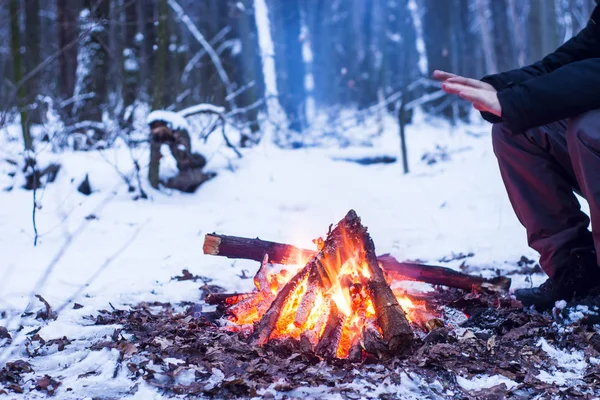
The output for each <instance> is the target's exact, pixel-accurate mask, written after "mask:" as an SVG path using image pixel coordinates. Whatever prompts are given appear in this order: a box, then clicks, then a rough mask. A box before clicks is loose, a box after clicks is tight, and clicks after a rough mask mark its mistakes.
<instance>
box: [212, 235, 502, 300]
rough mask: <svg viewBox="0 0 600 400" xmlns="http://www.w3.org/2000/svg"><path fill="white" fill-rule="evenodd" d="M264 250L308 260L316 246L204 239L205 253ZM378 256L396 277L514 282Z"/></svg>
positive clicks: (278, 259)
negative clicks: (308, 247) (303, 246)
mask: <svg viewBox="0 0 600 400" xmlns="http://www.w3.org/2000/svg"><path fill="white" fill-rule="evenodd" d="M265 253H267V254H268V255H269V261H270V262H271V263H274V264H284V265H285V264H294V263H299V262H301V261H303V260H304V261H305V260H307V259H310V258H311V257H312V256H314V255H315V254H316V252H315V251H313V250H307V249H301V248H298V247H294V246H292V245H288V244H282V243H275V242H268V241H264V240H261V239H258V238H256V239H249V238H242V237H236V236H227V235H218V234H215V233H213V234H207V235H206V237H205V239H204V254H210V255H215V256H223V257H227V258H239V259H247V260H255V261H259V262H260V261H262V260H263V256H264V255H265ZM377 260H378V262H379V263H380V264H381V267H382V268H383V270H384V271H385V273H386V275H388V276H389V277H390V278H392V279H395V280H414V281H420V282H424V283H429V284H432V285H442V286H448V287H453V288H458V289H463V290H472V289H476V290H486V291H493V292H506V291H508V289H509V288H510V283H511V280H510V278H507V277H504V276H499V277H496V278H493V279H485V278H481V277H479V276H473V275H467V274H464V273H461V272H458V271H454V270H452V269H450V268H445V267H441V266H434V265H423V264H417V263H408V262H399V261H398V260H396V259H395V258H394V257H393V256H391V255H389V254H384V255H382V256H379V257H377Z"/></svg>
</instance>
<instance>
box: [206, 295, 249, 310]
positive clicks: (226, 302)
mask: <svg viewBox="0 0 600 400" xmlns="http://www.w3.org/2000/svg"><path fill="white" fill-rule="evenodd" d="M254 295H255V293H210V294H208V295H207V296H206V298H205V299H204V301H205V302H206V304H210V305H216V306H220V305H223V306H228V307H229V306H232V305H234V304H237V303H239V302H240V301H242V300H245V299H247V298H248V297H252V296H254Z"/></svg>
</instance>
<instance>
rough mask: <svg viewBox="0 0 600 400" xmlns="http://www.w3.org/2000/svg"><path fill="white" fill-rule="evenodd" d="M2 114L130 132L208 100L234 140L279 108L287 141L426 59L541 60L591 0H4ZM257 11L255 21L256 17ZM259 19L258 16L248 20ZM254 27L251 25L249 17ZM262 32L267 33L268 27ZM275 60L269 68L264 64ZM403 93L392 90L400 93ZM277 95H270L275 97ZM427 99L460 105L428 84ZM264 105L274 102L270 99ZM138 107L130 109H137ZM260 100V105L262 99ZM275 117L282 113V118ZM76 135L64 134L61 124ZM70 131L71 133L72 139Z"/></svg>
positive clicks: (89, 130) (433, 63)
mask: <svg viewBox="0 0 600 400" xmlns="http://www.w3.org/2000/svg"><path fill="white" fill-rule="evenodd" d="M4 3H5V5H4V6H3V7H2V8H1V9H0V38H2V39H3V40H2V41H1V43H2V45H0V54H2V57H1V58H0V71H1V73H2V76H3V77H4V79H2V80H1V81H0V99H2V100H1V102H0V110H1V111H2V119H1V120H0V121H1V122H2V124H3V125H6V124H7V123H10V122H11V121H14V120H15V119H17V118H19V116H20V120H21V125H22V128H23V138H24V144H25V147H26V148H31V147H32V146H33V141H32V139H31V138H30V136H31V135H30V133H29V129H30V128H29V127H30V126H31V125H34V124H49V123H50V121H59V122H60V123H61V124H62V126H63V128H62V129H61V132H59V133H57V136H58V137H56V138H53V140H56V141H57V145H58V146H59V147H63V146H68V144H67V143H70V146H77V149H78V150H86V149H89V148H92V147H93V146H95V145H97V143H98V142H99V141H102V143H103V145H109V146H110V144H111V143H112V142H113V141H114V139H115V137H116V136H118V135H121V134H127V132H129V131H131V130H132V129H133V128H132V127H133V125H134V122H135V121H134V120H135V116H136V115H138V114H144V113H146V114H147V113H148V112H149V111H151V110H163V109H164V110H175V111H176V110H181V109H185V108H187V107H190V106H193V105H197V104H204V103H209V104H213V105H216V106H222V107H224V108H225V110H226V112H231V111H234V110H235V113H234V115H233V116H232V119H233V120H235V121H234V122H235V125H236V127H237V128H238V129H239V130H240V131H241V138H242V139H243V140H242V143H241V145H242V146H250V145H252V143H256V142H258V141H259V140H260V138H261V134H260V125H261V123H262V122H263V120H264V119H265V118H270V119H277V118H279V117H281V116H279V117H278V116H277V115H274V113H275V111H274V110H273V107H281V110H282V111H283V113H284V114H285V115H284V116H285V119H286V122H285V126H282V127H281V128H282V129H283V130H284V131H285V133H282V134H281V137H279V136H278V137H277V138H276V139H277V140H279V141H280V142H279V144H280V145H282V146H290V145H293V143H294V142H295V141H297V140H299V143H298V144H300V145H301V144H302V135H295V134H294V133H295V132H297V133H301V132H303V131H305V130H307V129H309V128H310V127H311V126H313V125H314V123H315V121H317V120H319V117H323V116H325V117H326V118H327V119H329V120H330V121H331V120H332V119H336V118H338V117H339V114H340V112H341V110H345V109H349V110H356V111H360V110H368V109H369V108H370V107H371V108H372V107H373V106H375V105H378V104H379V105H384V106H385V107H386V108H387V111H388V112H396V108H397V106H398V100H399V99H401V98H404V99H405V101H406V102H409V101H411V100H414V99H417V98H420V97H422V96H423V94H425V93H429V92H432V91H434V90H435V89H436V87H435V85H434V84H432V83H431V82H428V81H427V80H428V79H429V77H430V76H431V73H432V71H433V70H434V69H442V70H447V71H453V72H455V73H457V74H460V75H464V76H469V77H474V78H480V77H482V76H484V75H486V74H489V73H495V72H498V71H504V70H508V69H513V68H517V67H520V66H524V65H527V64H530V63H532V62H534V61H537V60H540V59H541V58H542V57H543V56H544V55H546V54H548V53H549V52H551V51H553V50H554V49H555V48H557V47H558V46H559V45H560V44H561V43H562V42H564V41H565V40H566V39H568V38H569V37H571V36H572V35H574V34H575V33H577V32H578V31H579V30H580V29H581V28H582V27H583V26H585V24H586V23H587V20H588V18H589V15H590V12H591V9H592V5H593V1H592V0H522V1H521V0H519V1H517V0H494V1H492V0H332V1H326V0H298V1H295V0H293V1H292V0H291V1H284V0H258V1H253V0H241V1H232V0H201V1H195V0H187V1H186V0H56V1H50V0H5V1H4ZM261 21H262V22H261ZM257 23H258V24H257ZM263 23H264V24H268V26H261V27H260V28H261V29H262V30H263V32H261V30H260V29H257V25H259V24H263ZM269 39H270V40H269ZM271 74H273V75H274V76H272V75H271ZM399 94H402V95H401V96H400V95H399ZM273 104H276V105H275V106H273ZM424 105H425V108H426V110H427V112H428V113H431V114H435V115H445V116H447V117H448V118H463V117H464V116H465V115H466V113H467V110H468V107H467V104H463V103H460V102H458V103H457V102H456V100H454V99H452V98H449V97H444V96H437V98H433V99H429V101H427V102H426V103H425V104H424ZM269 106H271V107H270V108H271V109H269ZM134 110H140V111H141V112H140V113H136V112H135V111H134ZM267 111H268V112H267ZM279 119H281V118H279ZM81 136H83V137H85V140H83V142H82V140H76V141H72V140H69V138H70V137H81ZM75 142H76V143H77V144H74V143H75Z"/></svg>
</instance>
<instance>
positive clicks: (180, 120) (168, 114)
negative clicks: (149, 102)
mask: <svg viewBox="0 0 600 400" xmlns="http://www.w3.org/2000/svg"><path fill="white" fill-rule="evenodd" d="M157 121H162V122H166V123H167V125H168V126H169V127H170V128H171V129H173V130H182V131H183V130H186V131H189V130H190V125H189V124H188V122H187V121H186V119H185V118H184V117H183V116H182V115H181V114H180V113H177V112H173V111H165V110H156V111H152V112H151V113H150V114H149V115H148V124H151V123H153V122H157Z"/></svg>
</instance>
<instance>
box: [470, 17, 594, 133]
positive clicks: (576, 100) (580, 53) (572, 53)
mask: <svg viewBox="0 0 600 400" xmlns="http://www.w3.org/2000/svg"><path fill="white" fill-rule="evenodd" d="M482 80H483V81H484V82H487V83H489V84H491V85H492V86H494V88H496V90H497V91H498V99H499V100H500V105H501V106H502V118H498V117H496V116H494V115H492V114H489V113H482V115H483V117H484V118H485V119H486V120H487V121H489V122H503V123H504V124H506V125H507V127H508V128H509V129H511V130H512V131H513V132H515V133H517V132H524V131H526V130H527V129H529V128H533V127H536V126H540V125H545V124H548V123H550V122H553V121H557V120H561V119H565V118H568V117H573V116H576V115H579V114H581V113H583V112H586V111H590V110H594V109H600V6H597V7H596V8H595V9H594V11H593V12H592V16H591V18H590V20H589V22H588V24H587V25H586V27H585V28H584V29H583V30H581V32H579V33H578V34H577V35H576V36H574V37H573V38H571V39H570V40H569V41H567V42H566V43H565V44H563V45H562V46H561V47H559V48H558V50H556V51H555V52H554V53H552V54H550V55H548V56H546V57H545V58H544V59H543V60H542V61H539V62H537V63H535V64H533V65H530V66H527V67H524V68H521V69H516V70H512V71H508V72H503V73H500V74H495V75H488V76H486V77H484V78H483V79H482Z"/></svg>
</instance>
